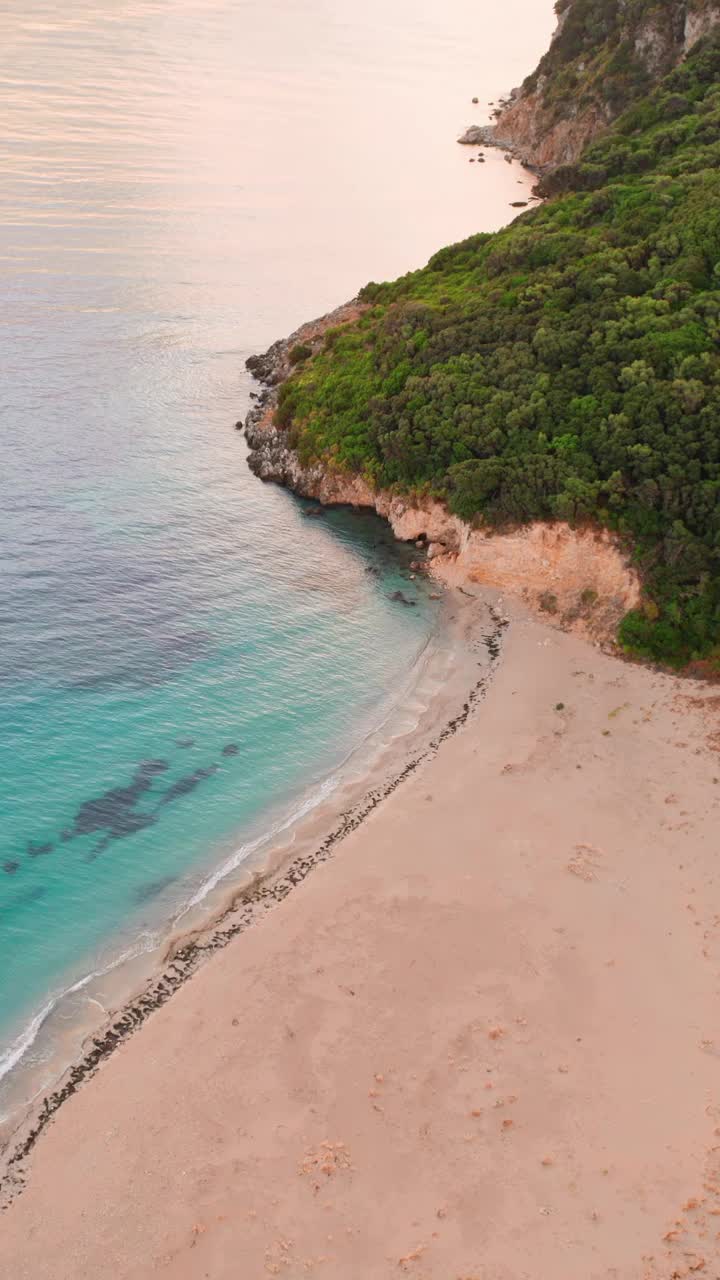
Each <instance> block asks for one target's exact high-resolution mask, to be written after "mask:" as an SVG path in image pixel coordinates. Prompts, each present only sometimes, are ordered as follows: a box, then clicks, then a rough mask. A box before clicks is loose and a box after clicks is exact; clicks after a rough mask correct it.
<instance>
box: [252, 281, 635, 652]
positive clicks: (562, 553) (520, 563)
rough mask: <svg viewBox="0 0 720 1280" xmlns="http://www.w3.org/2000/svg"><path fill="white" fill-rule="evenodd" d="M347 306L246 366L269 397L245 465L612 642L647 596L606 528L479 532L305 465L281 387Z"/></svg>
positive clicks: (433, 564)
mask: <svg viewBox="0 0 720 1280" xmlns="http://www.w3.org/2000/svg"><path fill="white" fill-rule="evenodd" d="M357 307H358V304H357V303H356V302H353V303H350V304H348V308H347V309H344V308H340V309H339V311H336V312H333V313H332V314H331V316H326V317H324V318H323V319H322V320H320V321H315V322H313V325H312V326H304V327H303V330H298V333H296V334H293V335H292V337H291V338H289V339H287V340H284V341H282V342H278V343H275V344H274V346H273V347H271V348H270V350H269V351H268V352H266V353H265V355H264V356H261V357H255V358H253V359H252V360H251V361H249V362H248V364H249V367H250V368H251V369H252V370H253V372H255V373H256V375H257V374H258V373H259V372H260V371H262V377H263V381H264V382H265V385H266V391H265V393H264V395H263V396H262V397H261V399H260V401H259V402H258V403H257V404H256V405H255V406H254V407H253V409H251V410H250V413H249V414H248V417H247V420H246V424H245V435H246V438H247V442H248V445H249V448H250V454H249V458H248V462H249V465H250V468H251V470H252V471H253V472H254V473H255V475H256V476H258V477H259V478H260V479H261V480H265V481H272V482H274V483H276V484H281V485H284V486H285V487H286V488H288V489H292V490H293V492H295V493H297V494H300V495H301V496H303V497H306V498H312V499H314V500H315V501H316V502H321V503H322V504H323V505H324V506H351V507H367V508H370V509H372V510H374V511H376V512H377V514H378V515H379V516H382V517H383V518H384V519H386V520H387V521H388V522H389V524H390V525H391V527H392V530H393V532H394V534H395V536H396V537H397V538H398V539H400V540H401V541H403V542H418V541H422V543H423V545H425V546H426V547H427V556H428V565H429V569H430V572H432V574H433V575H434V576H435V577H437V578H438V579H440V580H441V581H443V582H445V583H446V584H448V585H453V586H460V585H462V584H463V583H478V584H482V585H483V586H488V587H495V588H498V589H499V590H501V591H504V592H508V593H509V594H512V595H514V596H517V597H519V598H521V599H523V600H524V601H525V602H526V603H527V604H528V605H529V606H530V607H531V608H532V609H533V610H535V611H536V612H538V613H540V614H541V615H542V616H543V617H544V618H545V619H546V620H547V621H550V622H554V623H556V624H558V625H561V626H563V627H565V628H568V629H572V630H575V631H579V632H581V633H583V634H586V635H589V636H591V637H592V638H593V639H595V640H596V641H598V642H600V643H611V642H612V639H613V637H614V634H615V631H616V629H617V625H618V622H619V621H620V619H621V618H622V616H623V614H625V613H626V612H627V610H628V609H632V608H633V607H634V606H635V605H636V604H637V603H638V601H639V599H640V581H639V578H638V575H637V573H636V572H635V570H634V569H633V568H632V567H631V566H630V565H629V563H628V560H627V557H626V555H625V552H624V550H623V548H622V546H621V545H620V544H619V543H618V542H617V540H615V539H614V538H613V537H612V535H611V534H609V533H608V532H607V531H605V530H595V529H573V528H571V527H570V526H569V525H567V524H565V523H561V522H558V523H554V524H543V523H540V522H535V523H533V524H530V525H527V526H525V527H523V528H519V529H515V530H513V531H511V532H502V533H498V532H495V531H489V530H483V529H476V528H472V527H471V526H470V525H468V524H466V523H465V522H464V521H462V520H460V519H459V518H458V517H457V516H454V515H452V514H451V513H450V512H449V511H448V510H447V508H446V507H445V506H444V505H443V504H442V503H441V502H436V501H431V500H427V499H418V500H415V501H413V500H410V499H409V498H408V497H406V496H404V495H398V494H393V493H391V492H389V491H388V490H382V489H380V490H377V489H374V488H373V487H372V486H371V485H370V484H369V483H368V481H367V480H366V479H365V478H364V477H363V476H361V475H355V474H349V473H347V472H343V471H339V470H337V469H336V468H334V467H333V466H332V465H330V464H325V463H318V462H316V463H312V464H310V465H308V466H304V465H303V464H302V463H301V462H300V459H299V458H298V455H297V454H296V453H295V451H294V450H293V449H291V448H290V447H289V444H288V438H287V434H286V432H285V431H283V430H282V429H281V428H280V427H278V425H277V423H276V421H275V412H274V411H275V406H276V403H277V393H278V388H279V385H280V384H281V382H282V381H283V378H284V377H285V376H287V373H286V372H284V371H285V370H287V371H288V372H289V370H290V367H291V366H290V364H289V361H288V353H289V351H290V350H292V348H293V345H294V344H296V343H297V342H298V341H299V340H300V339H299V338H298V334H301V335H304V337H303V338H302V340H303V341H307V340H308V337H307V335H308V333H309V332H310V331H312V333H313V335H314V336H313V341H314V342H315V343H319V342H320V341H321V340H322V335H323V333H324V331H325V329H327V328H328V327H330V326H332V325H335V324H337V323H342V320H339V319H338V317H339V316H340V315H344V316H345V319H346V321H347V320H348V319H350V318H352V316H353V315H354V314H357Z"/></svg>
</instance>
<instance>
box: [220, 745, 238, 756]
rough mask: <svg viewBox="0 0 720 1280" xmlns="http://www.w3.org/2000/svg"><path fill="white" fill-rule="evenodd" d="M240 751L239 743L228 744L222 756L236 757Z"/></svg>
mask: <svg viewBox="0 0 720 1280" xmlns="http://www.w3.org/2000/svg"><path fill="white" fill-rule="evenodd" d="M239 750H240V748H239V746H238V744H237V742H228V744H227V746H225V747H223V749H222V752H221V755H224V756H236V755H237V754H238V752H239Z"/></svg>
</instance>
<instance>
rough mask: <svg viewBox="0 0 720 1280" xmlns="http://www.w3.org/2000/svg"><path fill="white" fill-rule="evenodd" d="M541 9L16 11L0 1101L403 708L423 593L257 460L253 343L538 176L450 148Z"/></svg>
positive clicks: (371, 4) (353, 520)
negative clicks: (118, 975)
mask: <svg viewBox="0 0 720 1280" xmlns="http://www.w3.org/2000/svg"><path fill="white" fill-rule="evenodd" d="M552 25H553V15H552V4H551V2H550V0H536V3H534V4H528V3H527V0H505V3H504V4H503V6H502V7H501V8H498V6H497V5H496V4H491V3H490V2H489V0H473V2H472V3H471V2H470V0H443V3H439V2H438V0H363V3H362V4H359V3H357V2H356V0H355V2H351V0H72V3H71V4H60V3H59V2H58V0H22V3H21V2H20V0H5V3H4V4H3V6H2V11H1V12H0V47H2V49H3V59H2V66H1V67H0V83H1V86H2V101H3V128H2V131H1V132H0V164H1V166H2V174H3V182H2V185H1V186H0V818H1V821H0V1119H2V1118H3V1108H4V1107H5V1109H6V1110H7V1106H9V1105H10V1103H9V1102H8V1099H9V1098H11V1097H13V1098H15V1097H16V1096H17V1090H16V1089H15V1092H13V1089H14V1088H15V1082H16V1079H17V1073H18V1072H19V1071H21V1070H22V1069H23V1068H24V1067H28V1066H32V1067H33V1068H34V1071H35V1076H34V1079H35V1080H37V1078H38V1077H37V1071H38V1067H39V1066H41V1065H42V1062H43V1060H44V1059H47V1061H48V1062H50V1060H51V1057H52V1055H51V1051H50V1049H49V1046H48V1041H47V1036H45V1037H43V1034H42V1033H43V1028H44V1027H46V1024H47V1023H48V1020H49V1019H52V1018H53V1017H54V1018H56V1019H57V1016H58V1010H59V1011H60V1013H62V1008H63V1004H62V1002H63V1000H67V998H68V995H72V996H73V998H74V1001H75V1007H76V1006H77V1001H78V999H80V1000H82V998H83V995H82V993H83V991H84V990H85V989H86V988H87V989H88V991H89V989H90V988H89V982H88V980H89V978H90V977H91V976H92V975H97V974H98V973H103V972H106V971H110V970H111V969H113V968H114V967H115V966H116V965H117V964H118V963H119V962H120V961H121V960H122V959H123V958H127V957H129V956H133V955H137V954H139V953H142V952H143V951H144V950H149V949H151V948H152V947H154V946H156V945H157V942H158V938H159V936H161V934H162V931H163V929H167V928H169V927H170V925H171V923H172V922H173V921H177V919H178V917H179V916H182V913H183V911H184V910H185V908H186V907H187V905H188V904H189V903H192V904H193V905H194V906H197V904H198V903H199V902H201V901H202V899H203V897H204V895H205V894H206V893H207V892H209V891H210V890H211V889H214V888H216V886H217V884H218V881H219V880H220V879H221V878H222V876H223V875H225V874H229V873H230V872H231V871H232V870H234V869H235V868H237V867H238V865H239V864H241V863H242V861H243V859H244V858H245V857H246V856H248V855H249V853H250V852H256V851H257V849H258V848H259V847H262V846H263V845H266V846H267V847H268V848H270V847H271V846H272V843H273V840H274V839H275V838H276V837H277V835H278V833H279V832H282V831H287V830H288V828H289V826H290V825H291V824H292V822H293V821H294V820H295V818H297V817H298V816H299V815H301V814H307V813H308V812H309V811H311V810H312V808H313V806H315V805H317V804H319V803H321V802H322V801H324V800H326V799H327V797H328V795H329V794H330V793H331V791H332V787H333V785H334V780H335V779H336V778H337V777H338V776H339V771H340V770H341V769H342V767H343V765H344V763H345V762H346V761H347V760H348V759H350V758H352V757H353V753H357V752H358V751H360V750H362V749H363V746H364V744H367V742H368V741H369V740H371V739H372V735H373V734H374V733H376V732H377V731H378V730H379V727H380V726H386V725H387V724H388V720H389V718H392V716H393V715H395V714H400V713H401V711H402V708H403V706H405V707H406V704H407V699H408V696H409V693H408V691H409V690H410V689H411V688H412V684H413V680H414V678H415V674H416V673H418V672H420V671H421V670H422V669H423V664H425V663H427V661H428V655H429V654H430V653H431V652H432V649H433V646H434V645H435V644H436V643H437V638H438V628H439V627H440V626H441V621H440V613H439V610H440V608H441V605H440V603H439V602H438V601H436V600H433V599H432V598H431V597H432V595H434V594H435V593H434V592H433V591H432V590H431V588H430V587H429V586H428V584H427V582H426V581H425V580H424V579H423V578H422V577H417V576H413V573H412V570H411V568H410V562H411V559H412V554H413V552H412V549H408V548H403V547H399V546H398V545H397V544H396V543H395V542H394V541H393V539H392V537H391V535H390V532H389V529H388V528H387V527H386V526H385V525H384V524H382V523H381V522H380V521H379V520H378V519H377V518H375V517H374V516H372V517H371V516H369V515H367V514H362V513H353V512H350V511H343V510H340V511H332V512H328V513H326V514H325V515H324V516H318V515H317V514H316V513H315V514H313V512H312V509H311V508H310V507H309V506H308V504H307V503H302V502H301V501H299V500H297V499H295V498H294V497H293V496H292V495H290V494H288V493H286V492H284V491H281V490H280V489H277V488H274V487H271V486H264V485H263V484H261V483H260V482H259V481H258V480H256V479H255V478H254V477H253V476H252V475H251V473H250V472H249V470H248V469H247V466H246V447H245V444H244V441H243V438H242V435H241V433H240V432H238V431H236V430H235V429H234V424H235V422H236V421H238V420H240V419H242V417H243V415H244V413H245V412H246V411H247V409H248V407H249V404H250V402H251V401H250V396H251V394H252V393H253V391H256V390H257V388H255V387H254V385H253V382H252V379H251V378H250V376H249V375H248V374H247V372H246V371H245V360H246V358H247V357H248V356H249V355H251V354H253V353H256V352H258V351H262V350H264V349H265V348H266V347H267V346H268V345H269V344H270V343H271V342H272V341H273V340H274V339H276V338H277V337H280V336H283V335H285V334H287V333H289V332H290V331H291V330H292V329H294V328H295V327H296V326H297V325H298V324H300V323H301V322H302V321H303V320H306V319H309V318H312V317H315V316H318V315H321V314H323V313H324V312H326V311H328V310H329V309H331V308H333V307H334V306H336V305H337V304H339V303H341V302H343V301H345V300H346V299H348V298H350V297H352V296H353V295H354V294H355V293H356V292H357V289H358V288H359V287H360V286H361V285H363V284H364V283H365V282H366V281H367V280H369V279H385V278H390V277H394V276H397V275H400V274H402V273H404V272H406V271H408V270H411V269H413V268H416V267H418V266H421V265H422V264H423V263H424V262H425V261H426V260H427V258H428V256H429V255H430V254H431V253H432V252H433V251H435V250H436V249H437V248H439V247H440V246H442V245H444V244H447V243H449V242H452V241H455V240H458V239H462V238H464V237H465V236H467V235H470V234H472V233H473V232H475V231H478V230H485V231H487V230H493V229H495V228H497V227H499V226H502V225H503V224H504V223H506V222H507V221H508V220H509V219H510V217H511V216H513V215H514V213H515V211H514V210H513V209H511V207H510V206H511V204H512V202H513V201H515V200H518V199H523V198H527V193H528V192H529V189H530V179H529V176H528V175H527V174H525V173H524V172H523V171H522V170H521V169H520V168H519V166H518V165H517V164H514V163H513V164H508V163H506V162H505V161H504V159H503V157H502V156H501V155H500V154H498V153H495V152H488V153H487V158H486V161H485V163H484V164H478V163H474V164H470V163H469V159H470V157H471V156H473V157H474V156H475V152H474V151H470V152H468V150H467V148H465V147H460V146H458V145H457V144H456V137H457V136H458V134H459V133H460V132H461V131H462V130H463V129H464V128H465V127H466V126H467V125H468V124H470V123H475V122H482V121H485V120H487V119H488V118H489V115H490V112H491V110H492V106H491V105H490V104H491V103H496V102H497V100H498V98H499V97H500V95H501V94H502V93H503V92H506V91H507V90H509V89H510V88H512V86H513V85H515V84H517V83H518V81H519V80H520V78H521V76H522V74H523V72H524V71H525V70H526V69H527V68H528V67H529V66H531V65H533V64H534V62H535V61H536V60H537V58H538V56H539V55H540V53H541V52H542V50H543V49H544V48H545V46H546V45H547V41H548V37H549V34H550V31H551V28H552ZM473 97H477V98H478V99H479V102H478V103H477V104H473V103H472V98H473ZM523 193H525V194H523ZM415 554H417V553H415ZM398 593H400V594H399V596H398ZM90 998H91V997H90V995H88V999H90Z"/></svg>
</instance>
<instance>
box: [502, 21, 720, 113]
mask: <svg viewBox="0 0 720 1280" xmlns="http://www.w3.org/2000/svg"><path fill="white" fill-rule="evenodd" d="M712 2H713V0H683V2H680V0H673V3H668V0H557V3H556V5H555V9H556V11H557V13H558V16H559V18H560V27H559V30H558V33H557V35H556V37H555V39H554V40H553V42H552V45H551V46H550V48H549V49H548V51H547V53H546V54H545V56H544V57H543V58H542V59H541V61H540V63H539V65H538V67H537V69H536V70H535V71H534V72H533V73H532V75H530V76H528V77H527V79H526V80H525V82H524V84H523V86H522V88H523V93H524V94H535V93H538V95H539V98H540V104H541V109H542V111H543V124H544V127H545V128H550V127H551V126H552V125H553V124H554V123H555V122H556V121H558V120H561V119H563V118H565V117H566V116H567V114H568V111H567V108H568V104H571V106H572V113H573V114H575V113H577V114H582V113H583V112H585V111H587V110H591V111H594V112H595V113H596V114H597V116H598V117H599V118H600V119H601V120H605V121H609V120H611V119H614V117H615V116H617V115H618V114H619V113H620V112H621V111H624V110H625V108H626V107H628V106H629V105H630V104H631V103H632V102H634V101H635V100H636V99H637V98H638V97H639V96H640V95H642V94H646V93H648V92H649V91H650V89H651V88H652V86H653V85H654V84H656V83H657V81H658V79H659V78H660V76H662V75H665V74H667V73H668V72H669V71H670V70H671V69H672V67H673V66H674V65H675V64H676V62H677V61H678V60H679V58H680V56H681V54H682V51H683V42H684V29H685V14H686V12H688V13H690V14H695V15H699V14H703V13H705V11H706V10H707V9H708V8H709V7H710V5H711V3H712Z"/></svg>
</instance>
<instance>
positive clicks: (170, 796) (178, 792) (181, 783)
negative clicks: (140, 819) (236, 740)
mask: <svg viewBox="0 0 720 1280" xmlns="http://www.w3.org/2000/svg"><path fill="white" fill-rule="evenodd" d="M216 771H217V765H216V764H211V765H208V767H207V768H206V769H196V770H195V772H194V773H186V774H185V777H184V778H178V780H177V782H173V784H172V786H171V787H168V789H167V791H165V792H164V793H163V794H162V795H161V797H160V799H159V800H158V806H157V807H158V809H159V808H160V807H161V805H164V804H170V803H171V802H172V801H173V800H179V799H180V797H181V796H186V795H188V794H189V793H190V792H191V791H194V790H195V788H196V787H197V786H199V785H200V783H201V782H204V781H205V779H206V778H211V777H212V775H213V774H214V773H215V772H216Z"/></svg>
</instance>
